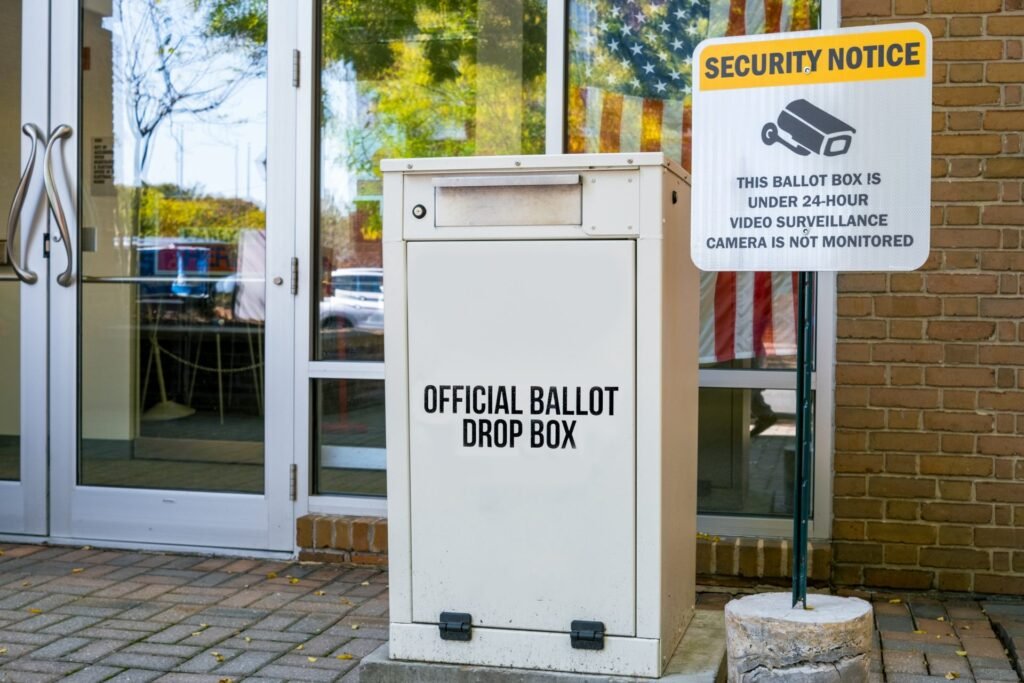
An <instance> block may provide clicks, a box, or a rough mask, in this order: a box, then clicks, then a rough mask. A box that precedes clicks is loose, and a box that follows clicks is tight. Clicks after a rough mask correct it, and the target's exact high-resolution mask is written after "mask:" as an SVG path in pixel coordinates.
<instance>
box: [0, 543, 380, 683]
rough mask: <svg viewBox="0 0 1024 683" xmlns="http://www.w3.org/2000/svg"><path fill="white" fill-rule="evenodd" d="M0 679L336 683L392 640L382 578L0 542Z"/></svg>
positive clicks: (32, 682)
mask: <svg viewBox="0 0 1024 683" xmlns="http://www.w3.org/2000/svg"><path fill="white" fill-rule="evenodd" d="M0 551H2V552H3V555H2V556H0V682H3V683H21V682H25V683H37V682H38V683H45V682H47V681H56V680H63V681H69V682H71V683H93V682H97V681H116V682H118V683H121V682H128V681H132V682H141V683H144V682H148V681H157V680H158V681H161V682H166V683H192V682H205V681H225V682H226V681H242V680H245V681H252V682H253V683H258V682H260V681H286V680H292V681H337V680H344V681H346V683H348V682H349V681H351V680H354V678H355V677H354V675H353V676H349V674H350V673H351V671H352V669H354V668H355V666H356V664H358V662H359V659H360V658H361V657H362V656H364V655H366V654H368V653H370V652H372V651H373V650H374V649H376V648H377V647H378V646H380V645H381V644H382V643H383V642H384V641H385V640H386V639H387V573H386V572H383V571H381V570H379V569H374V568H366V567H350V566H333V565H319V564H316V565H309V564H300V563H297V562H295V563H287V562H271V561H264V560H249V559H241V560H240V559H232V558H210V557H202V556H195V555H170V554H151V553H136V552H120V551H111V550H96V549H89V548H81V549H78V548H66V547H46V546H9V545H6V546H5V545H0Z"/></svg>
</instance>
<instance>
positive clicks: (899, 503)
mask: <svg viewBox="0 0 1024 683" xmlns="http://www.w3.org/2000/svg"><path fill="white" fill-rule="evenodd" d="M920 509H921V504H920V503H918V502H916V501H912V500H887V501H885V518H886V519H899V520H909V521H916V520H917V518H918V516H919V514H920Z"/></svg>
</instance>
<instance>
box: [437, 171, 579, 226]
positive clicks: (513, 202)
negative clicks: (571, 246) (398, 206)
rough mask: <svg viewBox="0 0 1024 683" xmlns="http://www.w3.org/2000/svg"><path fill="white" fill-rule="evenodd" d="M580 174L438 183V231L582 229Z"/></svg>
mask: <svg viewBox="0 0 1024 683" xmlns="http://www.w3.org/2000/svg"><path fill="white" fill-rule="evenodd" d="M582 222H583V187H582V185H581V184H580V176H579V174H565V173H560V174H543V175H521V176H516V175H505V176H494V175H479V176H448V177H444V176H442V177H438V178H435V179H434V225H435V226H436V227H438V228H474V227H492V226H493V227H498V226H501V227H510V226H536V225H580V224H582Z"/></svg>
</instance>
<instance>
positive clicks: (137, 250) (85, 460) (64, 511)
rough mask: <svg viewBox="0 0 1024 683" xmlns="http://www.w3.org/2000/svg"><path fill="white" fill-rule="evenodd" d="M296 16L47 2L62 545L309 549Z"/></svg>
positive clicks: (198, 2) (197, 5) (194, 1)
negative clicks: (283, 176) (294, 495)
mask: <svg viewBox="0 0 1024 683" xmlns="http://www.w3.org/2000/svg"><path fill="white" fill-rule="evenodd" d="M289 4H290V3H281V2H270V5H269V7H268V2H267V0H264V1H263V2H259V1H258V0H257V1H254V2H249V3H245V11H247V12H251V13H252V16H253V17H254V18H255V19H257V20H262V22H263V31H256V32H249V31H243V30H240V27H241V26H242V25H240V24H239V23H237V21H236V20H237V19H238V13H239V11H240V7H239V5H237V4H234V3H229V2H222V1H221V0H159V1H158V0H81V2H79V1H78V0H52V2H51V8H52V24H51V40H52V44H53V48H52V53H51V54H52V57H51V59H52V61H51V73H50V79H49V84H50V102H51V109H50V130H52V131H53V134H52V136H51V137H50V138H49V140H48V145H47V147H48V151H49V161H50V162H51V163H52V167H53V183H52V187H50V188H48V189H49V190H50V192H51V194H52V195H53V201H52V204H53V205H54V207H55V210H54V211H53V219H52V220H51V223H52V225H51V229H50V233H51V240H50V254H51V258H50V273H49V279H48V282H47V287H48V290H49V297H50V298H49V311H50V316H49V325H50V334H49V361H50V373H49V391H50V397H49V403H50V420H51V422H50V493H51V495H50V501H51V502H50V535H51V536H53V537H55V538H73V539H76V540H88V539H96V540H110V541H118V542H130V543H155V544H184V545H190V546H213V547H219V548H251V549H291V547H292V533H291V530H292V525H293V517H292V507H291V501H290V497H289V483H290V482H289V474H290V471H291V459H292V458H291V441H292V433H291V422H290V415H291V414H292V410H291V387H290V385H289V383H288V381H287V380H286V379H285V380H284V381H282V379H281V377H280V374H279V372H277V371H276V364H278V363H280V364H282V365H283V366H287V365H288V363H289V359H290V355H291V351H290V345H291V341H290V330H291V318H292V310H293V300H292V294H291V292H290V291H289V289H290V288H289V284H290V282H291V277H290V274H289V270H290V266H291V258H290V256H291V254H292V253H294V243H293V238H292V235H291V232H292V231H291V229H290V226H288V225H287V224H285V225H284V228H283V229H282V225H280V224H275V221H274V218H275V211H276V210H277V209H278V207H277V206H276V203H277V201H278V199H279V198H282V197H283V199H282V201H284V202H287V201H288V199H287V195H282V193H277V194H275V193H274V192H271V191H270V188H271V187H273V186H274V179H275V178H274V171H275V167H274V165H273V157H272V151H271V141H270V137H269V135H268V131H269V130H271V129H275V128H276V129H277V130H282V129H287V126H288V125H289V123H288V121H287V120H284V121H282V119H281V118H280V117H281V116H283V117H284V118H285V119H287V117H288V111H289V105H288V103H289V102H292V101H294V95H293V94H292V88H291V83H290V82H288V80H287V76H284V77H282V78H281V79H280V80H277V79H275V77H274V76H272V75H271V74H273V73H274V70H272V69H270V68H268V64H269V63H270V62H271V61H276V60H277V59H278V57H277V56H276V55H277V54H280V55H282V57H283V59H285V60H286V61H290V57H291V46H290V45H284V43H285V42H287V40H288V31H287V27H288V25H289V24H290V23H291V21H292V20H291V18H290V15H289V13H290V12H292V11H293V10H292V9H291V8H289V7H288V5H289ZM268 11H269V12H270V13H276V18H277V19H279V20H280V21H275V22H274V25H275V27H278V26H280V27H281V29H282V30H281V31H280V32H279V33H275V34H273V35H272V36H271V37H270V38H269V40H268V34H267V31H266V27H267V25H268V24H269V23H270V21H269V19H270V18H272V17H273V15H272V17H268ZM246 26H248V25H246ZM275 30H276V29H275ZM278 36H281V37H282V38H281V41H280V42H281V45H280V46H279V48H278V47H275V46H274V41H275V40H277V38H278ZM275 50H276V52H275ZM285 55H286V56H285ZM287 66H290V64H289V65H287ZM287 66H286V69H287ZM278 71H281V72H282V73H285V74H287V73H288V72H289V71H290V69H287V70H283V69H278ZM271 102H277V104H276V105H275V107H274V108H272V109H269V110H268V103H271ZM275 117H277V120H275ZM282 123H283V124H284V125H283V126H282V125H281V124H282Z"/></svg>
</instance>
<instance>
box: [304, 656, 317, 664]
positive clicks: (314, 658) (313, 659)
mask: <svg viewBox="0 0 1024 683" xmlns="http://www.w3.org/2000/svg"><path fill="white" fill-rule="evenodd" d="M306 661H307V662H309V663H310V664H312V663H313V662H315V661H316V657H306Z"/></svg>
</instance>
